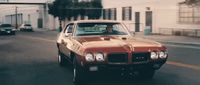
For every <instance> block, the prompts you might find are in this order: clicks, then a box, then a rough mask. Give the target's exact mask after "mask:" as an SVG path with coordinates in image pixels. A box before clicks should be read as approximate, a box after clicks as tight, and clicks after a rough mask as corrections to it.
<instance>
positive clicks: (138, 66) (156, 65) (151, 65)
mask: <svg viewBox="0 0 200 85" xmlns="http://www.w3.org/2000/svg"><path fill="white" fill-rule="evenodd" d="M165 62H166V60H159V61H152V62H145V63H133V64H86V65H83V66H82V67H83V69H85V71H88V72H105V71H111V72H121V71H123V70H128V71H141V70H158V69H160V67H162V65H163V64H164V63H165Z"/></svg>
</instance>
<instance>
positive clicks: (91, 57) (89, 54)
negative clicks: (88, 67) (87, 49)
mask: <svg viewBox="0 0 200 85" xmlns="http://www.w3.org/2000/svg"><path fill="white" fill-rule="evenodd" d="M85 59H86V61H87V62H93V61H95V58H94V56H93V54H92V53H87V54H86V55H85Z"/></svg>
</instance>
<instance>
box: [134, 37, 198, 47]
mask: <svg viewBox="0 0 200 85" xmlns="http://www.w3.org/2000/svg"><path fill="white" fill-rule="evenodd" d="M135 36H136V37H142V38H146V39H151V40H155V41H158V42H161V43H165V44H179V45H192V46H198V47H200V38H196V37H185V36H173V35H172V36H169V35H147V36H145V35H141V34H136V35H135Z"/></svg>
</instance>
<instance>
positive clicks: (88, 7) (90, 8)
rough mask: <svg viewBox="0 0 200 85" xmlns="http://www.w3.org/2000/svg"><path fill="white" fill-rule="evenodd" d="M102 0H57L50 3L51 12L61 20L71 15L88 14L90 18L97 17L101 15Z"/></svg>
mask: <svg viewBox="0 0 200 85" xmlns="http://www.w3.org/2000/svg"><path fill="white" fill-rule="evenodd" d="M101 12H102V3H101V0H92V1H91V2H78V1H77V0H74V1H73V0H55V1H54V2H53V3H52V4H49V14H52V15H53V16H54V17H59V19H60V20H63V19H65V18H67V19H70V18H71V17H75V18H76V17H77V16H78V15H81V16H88V18H90V19H97V18H99V17H100V16H101Z"/></svg>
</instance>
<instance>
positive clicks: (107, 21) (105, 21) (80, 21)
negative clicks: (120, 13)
mask: <svg viewBox="0 0 200 85" xmlns="http://www.w3.org/2000/svg"><path fill="white" fill-rule="evenodd" d="M70 23H121V21H115V20H77V21H72V22H70Z"/></svg>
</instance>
